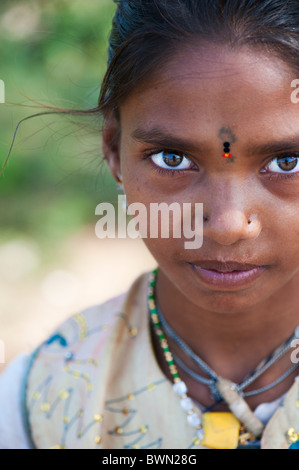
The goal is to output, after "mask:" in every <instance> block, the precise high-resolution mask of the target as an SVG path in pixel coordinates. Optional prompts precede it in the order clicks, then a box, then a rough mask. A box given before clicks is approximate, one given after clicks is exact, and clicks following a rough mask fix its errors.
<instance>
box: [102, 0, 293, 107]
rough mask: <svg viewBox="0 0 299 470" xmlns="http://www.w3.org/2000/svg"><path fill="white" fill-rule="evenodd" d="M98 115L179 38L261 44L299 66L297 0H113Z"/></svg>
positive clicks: (175, 45) (177, 44) (158, 63)
mask: <svg viewBox="0 0 299 470" xmlns="http://www.w3.org/2000/svg"><path fill="white" fill-rule="evenodd" d="M114 1H115V3H116V4H117V10H116V13H115V16H114V19H113V25H112V31H111V35H110V42H109V61H108V70H107V72H106V75H105V77H104V80H103V83H102V88H101V94H100V97H99V101H98V108H99V110H100V111H102V112H103V113H104V115H105V114H106V113H107V112H108V111H111V110H112V109H114V110H116V109H117V107H118V105H119V104H120V102H121V100H123V99H124V98H125V97H126V96H128V94H129V93H130V92H131V91H132V90H133V89H134V87H135V86H136V85H137V84H138V83H140V82H141V81H142V80H144V79H146V77H148V76H150V75H152V74H153V71H155V70H156V71H157V70H159V68H161V67H163V64H165V61H166V60H167V57H170V56H171V55H172V54H173V53H174V52H175V51H176V50H177V49H178V48H179V47H181V46H182V44H184V43H185V44H186V45H188V44H190V43H194V41H195V40H197V39H198V40H203V41H209V42H211V41H212V42H215V43H220V44H227V45H229V46H231V47H238V46H242V45H249V46H252V47H262V48H264V49H266V51H267V52H269V53H271V54H274V55H276V56H278V57H280V58H281V59H283V60H284V61H285V62H286V63H288V65H289V66H291V68H293V69H295V70H298V69H299V1H298V0H114Z"/></svg>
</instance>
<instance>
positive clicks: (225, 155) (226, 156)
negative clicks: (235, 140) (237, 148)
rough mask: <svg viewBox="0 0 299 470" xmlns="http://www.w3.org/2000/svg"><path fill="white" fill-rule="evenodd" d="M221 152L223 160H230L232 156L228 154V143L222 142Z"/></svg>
mask: <svg viewBox="0 0 299 470" xmlns="http://www.w3.org/2000/svg"><path fill="white" fill-rule="evenodd" d="M223 151H224V153H223V154H222V157H223V158H231V157H232V154H231V153H230V142H224V144H223Z"/></svg>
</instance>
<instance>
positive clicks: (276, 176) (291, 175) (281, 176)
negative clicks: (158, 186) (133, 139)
mask: <svg viewBox="0 0 299 470" xmlns="http://www.w3.org/2000/svg"><path fill="white" fill-rule="evenodd" d="M161 152H165V153H172V154H175V155H178V156H184V157H186V158H189V157H187V155H186V154H184V153H183V152H179V151H176V150H170V149H157V150H151V151H150V152H147V153H146V154H145V156H144V160H147V159H150V157H152V156H153V155H157V154H159V153H161ZM290 156H292V157H295V158H298V159H299V153H296V152H294V153H286V154H280V155H276V156H275V157H273V158H271V160H270V161H269V162H267V165H268V164H269V163H271V162H272V161H274V160H276V159H278V160H279V159H281V158H284V157H290ZM189 160H190V159H189ZM151 165H152V169H153V170H154V171H157V172H158V173H159V174H163V175H165V176H174V175H177V174H180V175H181V174H183V173H187V172H189V171H190V169H184V170H172V169H171V168H170V169H168V170H166V169H165V168H161V167H159V166H157V165H156V164H155V163H154V162H152V163H151ZM264 174H265V175H267V177H268V178H269V179H270V180H272V179H276V180H286V179H290V178H295V177H299V172H297V173H271V172H266V171H265V172H264Z"/></svg>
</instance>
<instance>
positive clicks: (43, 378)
mask: <svg viewBox="0 0 299 470" xmlns="http://www.w3.org/2000/svg"><path fill="white" fill-rule="evenodd" d="M117 4H118V5H117V11H116V14H115V18H114V21H113V28H112V33H111V37H110V47H109V68H108V71H107V74H106V76H105V79H104V82H103V86H102V92H101V96H100V99H99V104H98V108H97V111H98V112H101V113H103V115H104V119H105V125H104V129H103V150H104V156H105V160H106V162H107V164H108V166H109V168H110V170H111V172H112V174H113V176H114V177H115V180H116V181H117V182H118V183H122V184H123V188H124V192H125V194H126V197H127V203H128V204H131V203H133V202H139V203H142V204H143V205H144V207H146V209H148V212H150V207H151V206H150V204H151V203H153V202H154V203H166V204H167V205H170V204H172V203H173V202H178V203H179V204H180V205H181V206H182V205H183V204H184V203H190V204H191V206H192V207H194V205H195V204H196V203H202V204H203V244H202V246H201V247H200V248H198V247H197V248H193V249H187V248H186V246H185V244H184V243H185V241H186V240H185V239H184V236H182V237H181V238H176V237H174V236H171V235H170V236H169V237H168V238H163V237H161V236H159V237H156V238H154V237H150V236H147V237H144V242H145V244H146V245H147V247H148V249H149V250H150V252H151V253H152V254H153V256H154V257H155V259H156V261H157V269H156V270H155V272H153V273H144V274H143V275H142V276H141V277H139V278H138V279H137V280H136V281H135V282H134V284H133V285H132V287H131V288H130V290H129V292H127V293H126V294H123V295H121V296H119V297H117V298H114V299H112V300H110V301H108V302H106V303H105V304H104V305H100V306H95V307H92V308H89V309H87V310H86V311H84V312H81V313H77V314H76V315H74V316H73V317H72V318H70V319H69V320H68V321H67V322H66V323H64V324H63V325H62V326H60V327H59V328H58V329H57V331H56V332H55V333H54V334H53V335H52V336H51V338H49V339H48V340H46V341H45V342H44V343H43V344H42V345H41V346H40V347H39V348H38V349H37V350H36V351H35V352H34V353H33V354H32V355H31V356H30V357H27V356H20V357H18V358H17V359H16V360H15V361H14V362H13V363H12V364H11V365H9V366H8V367H7V369H6V370H5V372H4V374H3V375H2V377H1V378H0V403H1V413H0V446H1V447H2V448H42V449H44V448H68V449H73V448H102V449H120V448H125V449H132V448H142V449H154V448H161V449H163V448H164V449H167V448H168V449H191V448H192V449H193V448H194V449H205V448H216V449H217V448H224V449H225V448H226V449H232V448H237V447H241V448H242V447H245V448H252V447H254V448H260V447H261V448H264V449H269V448H273V449H288V448H298V447H299V446H298V443H299V442H298V441H299V382H298V381H296V376H297V373H298V372H297V365H298V362H299V359H298V349H297V350H296V346H298V340H297V339H296V338H298V337H299V329H298V325H299V243H298V236H299V133H298V129H299V108H298V106H299V105H297V104H296V100H294V99H293V97H294V96H295V95H294V91H296V90H294V88H293V87H292V83H294V82H293V81H294V80H296V79H297V78H298V76H299V70H298V59H299V3H298V1H297V0H289V1H288V2H286V1H285V0H246V1H245V0H212V1H211V0H209V1H207V0H134V1H118V2H117ZM192 214H193V217H195V211H192ZM193 222H195V221H194V220H193ZM182 223H183V221H182ZM120 263H121V260H120Z"/></svg>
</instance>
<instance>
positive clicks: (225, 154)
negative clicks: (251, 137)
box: [222, 153, 232, 158]
mask: <svg viewBox="0 0 299 470" xmlns="http://www.w3.org/2000/svg"><path fill="white" fill-rule="evenodd" d="M222 156H223V158H231V157H232V154H231V153H224V154H223V155H222Z"/></svg>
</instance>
